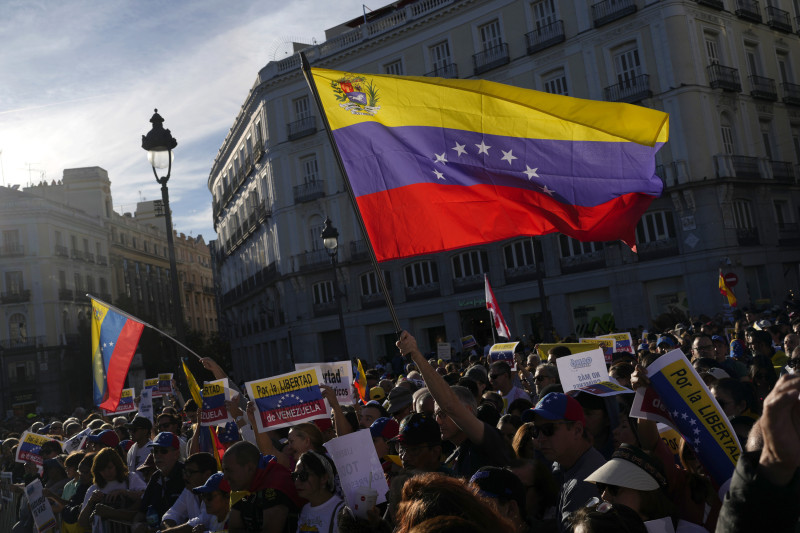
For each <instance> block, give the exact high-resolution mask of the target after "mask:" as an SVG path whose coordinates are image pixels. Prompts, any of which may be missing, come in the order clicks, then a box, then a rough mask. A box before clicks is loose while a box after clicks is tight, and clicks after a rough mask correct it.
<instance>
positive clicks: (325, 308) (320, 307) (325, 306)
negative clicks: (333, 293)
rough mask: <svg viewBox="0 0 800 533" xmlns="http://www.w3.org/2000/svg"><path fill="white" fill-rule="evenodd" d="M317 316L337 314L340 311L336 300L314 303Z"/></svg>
mask: <svg viewBox="0 0 800 533" xmlns="http://www.w3.org/2000/svg"><path fill="white" fill-rule="evenodd" d="M313 311H314V316H315V317H320V316H330V315H335V314H336V313H337V312H338V311H339V306H338V305H337V304H336V300H333V301H332V302H323V303H315V304H314V305H313Z"/></svg>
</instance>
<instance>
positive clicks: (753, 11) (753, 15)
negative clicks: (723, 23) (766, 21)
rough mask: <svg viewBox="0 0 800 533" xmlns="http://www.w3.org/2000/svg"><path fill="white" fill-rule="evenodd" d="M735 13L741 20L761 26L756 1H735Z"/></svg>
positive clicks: (759, 12)
mask: <svg viewBox="0 0 800 533" xmlns="http://www.w3.org/2000/svg"><path fill="white" fill-rule="evenodd" d="M735 13H736V16H737V17H739V18H740V19H742V20H748V21H750V22H755V23H757V24H761V11H760V10H759V9H758V2H757V1H756V0H736V11H735Z"/></svg>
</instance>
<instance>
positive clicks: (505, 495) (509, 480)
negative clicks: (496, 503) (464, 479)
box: [469, 466, 525, 509]
mask: <svg viewBox="0 0 800 533" xmlns="http://www.w3.org/2000/svg"><path fill="white" fill-rule="evenodd" d="M469 482H470V483H472V484H473V485H476V486H477V487H478V491H479V492H480V493H481V494H482V495H483V496H486V497H487V498H491V499H493V500H514V501H515V502H517V505H518V506H519V508H520V509H524V508H525V486H524V485H523V484H522V481H520V479H519V478H518V477H517V476H516V475H515V474H514V473H513V472H511V471H510V470H506V469H505V468H500V467H498V466H482V467H480V468H479V469H478V471H477V472H475V474H474V475H473V476H472V478H471V479H470V480H469Z"/></svg>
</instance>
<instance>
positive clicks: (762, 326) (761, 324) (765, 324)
mask: <svg viewBox="0 0 800 533" xmlns="http://www.w3.org/2000/svg"><path fill="white" fill-rule="evenodd" d="M770 326H772V323H771V322H770V321H769V320H767V319H766V318H763V319H761V320H759V321H758V322H756V323H755V324H753V327H754V328H756V329H758V330H761V331H764V330H767V329H769V327H770Z"/></svg>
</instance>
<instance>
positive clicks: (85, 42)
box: [0, 0, 386, 242]
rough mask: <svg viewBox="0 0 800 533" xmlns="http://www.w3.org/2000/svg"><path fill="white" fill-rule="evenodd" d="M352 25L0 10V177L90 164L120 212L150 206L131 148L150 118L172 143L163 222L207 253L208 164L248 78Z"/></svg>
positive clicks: (137, 12) (145, 6) (268, 6)
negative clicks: (202, 244) (104, 177)
mask: <svg viewBox="0 0 800 533" xmlns="http://www.w3.org/2000/svg"><path fill="white" fill-rule="evenodd" d="M383 3H386V2H381V5H382V4H383ZM371 7H373V8H377V7H379V6H378V5H376V6H371ZM361 14H362V1H361V0H339V1H337V2H332V1H330V0H290V1H288V2H285V1H278V0H261V1H255V0H254V1H245V0H240V1H237V2H223V1H219V0H191V1H190V0H182V1H169V2H164V1H156V0H102V1H101V0H70V1H68V2H62V1H58V0H2V8H0V42H2V43H3V53H2V54H0V80H2V82H0V168H1V170H2V174H0V179H2V181H3V182H4V183H3V184H5V185H12V184H20V185H21V186H23V187H24V186H26V185H27V184H28V182H29V181H32V182H33V183H38V182H40V181H41V180H42V179H46V180H47V181H48V182H50V181H51V180H59V179H61V177H62V173H63V170H64V169H65V168H78V167H91V166H99V167H102V168H104V169H106V170H107V171H108V174H109V179H110V180H111V194H112V196H113V199H114V208H115V210H116V211H118V212H123V211H130V212H133V211H134V210H135V208H136V202H138V201H139V200H140V199H146V200H154V199H158V198H160V197H161V193H160V186H159V185H158V184H157V183H156V181H155V178H154V176H153V172H152V169H151V168H150V166H149V164H148V162H147V158H146V154H145V152H144V150H142V148H141V136H142V135H144V134H145V133H147V132H148V131H149V129H150V123H149V119H150V117H151V115H152V114H153V109H154V108H156V107H157V108H158V110H159V114H161V116H163V117H164V126H165V127H166V128H169V129H170V130H171V132H172V135H173V136H174V137H175V138H176V139H177V140H178V146H177V148H176V149H175V161H174V164H173V171H172V176H171V178H170V181H169V192H170V204H171V207H172V212H173V224H174V226H175V229H177V230H178V231H180V232H183V233H186V234H187V235H188V234H191V235H194V236H197V235H198V234H202V235H203V237H204V239H205V240H206V242H208V241H210V240H211V239H214V238H216V235H215V234H214V230H213V221H212V215H211V194H210V193H209V191H208V187H207V185H206V184H207V181H208V175H209V172H210V169H211V164H212V162H213V160H214V157H215V156H216V154H217V150H218V149H219V147H220V145H221V144H222V141H223V140H224V139H225V135H226V134H227V132H228V130H229V128H230V127H231V125H232V124H233V120H234V119H235V117H236V114H237V113H238V111H239V108H240V107H241V105H242V103H243V102H244V99H245V97H246V96H247V92H248V90H249V89H250V88H251V87H252V85H253V83H254V82H255V79H256V75H257V74H258V71H259V69H261V68H262V67H263V66H264V65H266V64H267V63H268V62H269V61H270V60H272V59H282V58H283V57H286V55H285V52H284V51H285V49H286V46H287V45H286V43H290V42H291V41H292V40H300V41H306V42H308V40H310V39H312V38H315V39H316V40H317V41H318V42H320V41H323V40H324V32H325V29H327V28H330V27H333V26H336V25H338V24H340V23H342V22H344V21H346V20H350V19H352V18H355V17H358V16H360V15H361ZM0 216H2V215H1V214H0Z"/></svg>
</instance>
